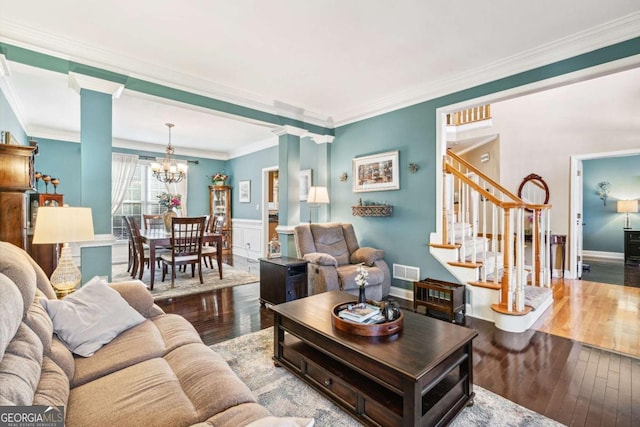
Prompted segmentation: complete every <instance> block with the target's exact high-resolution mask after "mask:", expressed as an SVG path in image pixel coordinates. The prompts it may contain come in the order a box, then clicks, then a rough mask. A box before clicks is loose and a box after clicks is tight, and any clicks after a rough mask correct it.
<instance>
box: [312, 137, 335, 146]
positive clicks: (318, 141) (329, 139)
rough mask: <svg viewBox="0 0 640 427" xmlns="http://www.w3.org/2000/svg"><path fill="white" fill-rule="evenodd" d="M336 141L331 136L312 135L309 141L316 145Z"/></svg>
mask: <svg viewBox="0 0 640 427" xmlns="http://www.w3.org/2000/svg"><path fill="white" fill-rule="evenodd" d="M334 139H336V137H335V136H332V135H312V136H311V140H312V141H313V142H315V143H316V144H325V143H328V144H331V143H332V142H333V140H334Z"/></svg>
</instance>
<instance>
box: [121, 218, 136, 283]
mask: <svg viewBox="0 0 640 427" xmlns="http://www.w3.org/2000/svg"><path fill="white" fill-rule="evenodd" d="M122 221H123V222H124V229H125V230H126V232H127V240H128V248H127V252H128V257H127V271H128V272H131V277H133V276H134V272H133V271H134V270H133V268H134V265H136V262H137V261H136V248H135V244H134V242H133V234H132V233H131V223H130V222H129V218H128V217H126V216H123V217H122Z"/></svg>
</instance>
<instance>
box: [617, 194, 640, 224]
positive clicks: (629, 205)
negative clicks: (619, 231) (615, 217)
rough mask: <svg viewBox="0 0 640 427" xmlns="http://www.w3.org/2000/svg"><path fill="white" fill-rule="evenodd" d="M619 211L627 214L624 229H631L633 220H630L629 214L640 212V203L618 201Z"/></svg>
mask: <svg viewBox="0 0 640 427" xmlns="http://www.w3.org/2000/svg"><path fill="white" fill-rule="evenodd" d="M617 211H618V212H620V213H623V214H625V215H626V216H625V218H624V228H625V229H630V228H631V219H630V218H629V213H635V212H638V201H637V200H618V206H617Z"/></svg>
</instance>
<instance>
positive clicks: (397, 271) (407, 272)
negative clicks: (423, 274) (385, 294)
mask: <svg viewBox="0 0 640 427" xmlns="http://www.w3.org/2000/svg"><path fill="white" fill-rule="evenodd" d="M393 278H394V279H400V280H406V281H409V282H416V281H418V280H420V269H419V268H418V267H411V266H408V265H401V264H393Z"/></svg>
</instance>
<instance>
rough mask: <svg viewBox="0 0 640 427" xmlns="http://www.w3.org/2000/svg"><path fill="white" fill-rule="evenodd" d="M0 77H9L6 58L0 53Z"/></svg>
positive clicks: (9, 71)
mask: <svg viewBox="0 0 640 427" xmlns="http://www.w3.org/2000/svg"><path fill="white" fill-rule="evenodd" d="M0 77H11V70H10V69H9V64H8V63H7V57H6V56H4V55H3V54H2V53H0Z"/></svg>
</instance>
